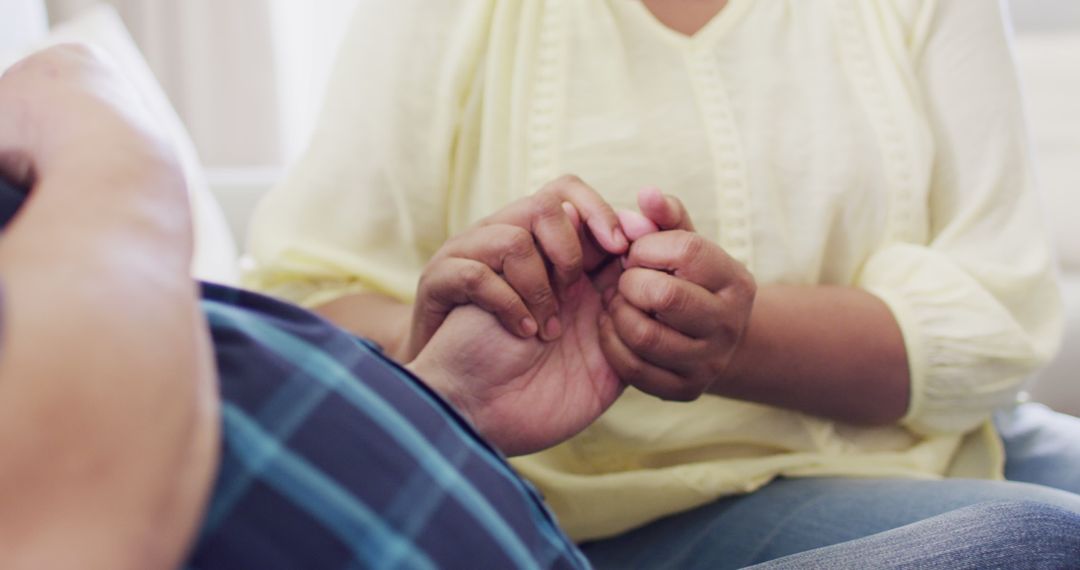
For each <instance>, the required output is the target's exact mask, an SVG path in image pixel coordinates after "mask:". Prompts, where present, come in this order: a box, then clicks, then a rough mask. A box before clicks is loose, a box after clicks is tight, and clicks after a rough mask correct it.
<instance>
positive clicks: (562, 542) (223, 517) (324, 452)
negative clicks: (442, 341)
mask: <svg viewBox="0 0 1080 570" xmlns="http://www.w3.org/2000/svg"><path fill="white" fill-rule="evenodd" d="M203 298H204V301H203V308H204V310H205V312H206V315H207V317H208V319H209V321H210V330H211V333H212V335H213V341H214V346H215V350H216V354H217V364H218V370H219V373H220V377H221V384H222V385H221V393H222V398H223V408H222V422H223V432H224V437H223V439H224V441H223V461H222V464H221V468H220V472H219V474H218V479H217V483H216V485H215V489H214V493H213V498H212V500H211V502H210V505H209V508H208V511H207V515H206V521H205V523H204V527H203V530H202V535H201V537H200V539H199V541H198V545H197V546H196V548H195V550H194V552H193V553H192V555H191V558H190V561H189V567H191V568H199V569H203V570H210V569H212V568H230V569H233V568H259V569H269V568H583V567H588V562H587V561H586V560H585V558H584V557H583V556H582V555H581V553H580V552H579V551H578V549H577V547H576V546H574V544H573V543H571V542H570V540H569V539H567V538H566V536H565V535H563V533H562V532H561V531H560V530H559V529H558V527H557V525H556V523H555V521H554V519H553V518H552V516H551V514H550V513H549V512H548V511H547V509H546V508H545V507H544V505H543V503H542V502H541V500H540V498H539V496H538V495H537V493H536V491H535V490H534V489H533V488H532V487H531V486H530V485H529V484H528V483H526V482H525V481H524V480H522V479H521V478H520V477H518V476H517V475H516V474H515V473H514V471H513V470H512V469H511V468H510V466H509V465H508V464H507V463H506V461H505V460H504V459H503V458H502V456H501V455H500V454H499V453H498V452H497V451H496V450H494V449H493V448H492V447H490V446H489V445H488V444H487V443H485V442H484V440H483V439H481V438H480V437H479V436H477V434H476V433H475V432H474V431H473V430H472V428H471V427H470V426H469V425H468V424H467V423H466V422H465V421H464V420H463V419H462V418H461V417H460V416H459V415H458V414H457V413H456V412H455V411H454V410H453V409H452V408H451V407H450V406H448V405H447V404H446V403H445V402H444V401H443V400H442V399H441V398H439V397H438V396H437V395H436V394H434V393H433V392H432V391H431V390H430V389H428V388H427V387H426V386H425V385H424V384H423V383H422V382H420V381H418V380H417V379H416V378H415V377H413V376H412V375H411V374H410V373H409V372H408V371H406V370H405V369H403V368H402V367H400V366H399V365H397V364H396V363H394V362H393V361H391V360H389V359H387V358H386V357H385V356H383V354H382V353H381V352H380V351H379V350H378V349H376V348H375V347H374V346H373V345H371V344H369V343H367V342H365V341H362V340H359V339H357V338H356V337H353V336H351V335H349V334H346V333H344V332H342V331H341V330H339V329H337V328H335V327H333V326H331V325H329V324H328V323H326V322H324V321H322V320H321V319H319V318H318V317H316V316H314V315H311V314H310V313H307V312H306V311H303V310H301V309H298V308H296V307H293V306H290V305H286V304H283V303H280V302H277V301H274V300H272V299H269V298H267V297H262V296H259V295H255V294H252V293H246V292H241V291H238V290H235V289H229V288H225V287H220V286H215V285H205V286H204V287H203Z"/></svg>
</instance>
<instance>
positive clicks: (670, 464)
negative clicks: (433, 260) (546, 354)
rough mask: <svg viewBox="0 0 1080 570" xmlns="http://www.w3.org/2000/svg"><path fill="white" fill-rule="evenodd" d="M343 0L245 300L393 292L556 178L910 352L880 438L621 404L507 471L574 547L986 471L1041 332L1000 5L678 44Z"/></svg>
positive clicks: (727, 25) (560, 2)
mask: <svg viewBox="0 0 1080 570" xmlns="http://www.w3.org/2000/svg"><path fill="white" fill-rule="evenodd" d="M359 4H360V7H359V9H358V10H359V11H358V15H357V17H356V20H355V23H354V25H353V28H352V31H351V32H350V34H349V35H348V38H347V40H346V43H345V45H344V47H343V49H342V52H341V56H340V60H339V62H338V64H337V72H336V74H335V78H334V79H333V82H332V85H331V88H330V96H329V99H328V101H327V104H326V108H325V111H324V114H323V117H322V120H321V124H320V126H319V128H318V130H317V132H316V134H315V137H314V140H313V142H312V144H311V147H310V150H309V152H308V153H307V155H306V156H305V157H304V158H303V159H302V160H301V161H300V162H299V164H297V165H296V167H295V168H294V169H293V170H292V172H291V174H290V175H289V176H288V178H287V180H286V181H285V182H284V184H282V185H281V186H280V187H279V188H277V189H276V190H275V191H273V192H272V193H271V194H270V195H268V197H267V198H266V199H265V200H264V202H263V203H262V204H261V206H260V207H259V209H258V212H257V214H256V217H255V219H254V222H253V229H252V233H251V241H250V253H251V256H250V258H251V261H252V265H251V270H250V272H249V274H248V278H249V283H250V284H251V285H253V286H255V287H257V288H259V289H262V290H265V291H268V292H271V293H273V294H277V295H280V296H284V297H286V298H289V299H292V300H294V301H297V302H300V303H302V304H305V305H316V304H320V303H324V302H327V301H329V300H331V299H333V298H335V297H338V296H341V295H344V294H348V293H353V292H358V291H364V290H371V291H378V292H382V293H386V294H389V295H392V296H394V297H397V298H400V299H404V300H409V299H411V298H412V296H413V294H414V289H415V286H416V283H417V279H418V276H419V274H420V271H421V269H422V267H423V265H424V263H425V261H426V260H427V259H428V258H429V257H430V256H431V255H432V254H433V253H434V252H435V251H436V250H437V249H438V248H439V246H440V245H441V244H442V243H443V242H444V240H446V239H447V237H448V236H450V235H452V234H454V233H456V232H459V231H461V230H463V229H465V228H466V227H468V226H469V225H470V224H472V223H473V222H475V221H476V220H477V219H479V218H481V217H483V216H485V215H488V214H490V213H492V212H494V211H495V210H497V209H498V208H500V207H501V206H503V205H504V204H507V203H508V202H510V201H512V200H514V199H516V198H518V197H520V196H523V195H526V194H529V193H531V192H533V191H535V190H536V189H538V188H539V187H540V186H541V185H542V184H543V183H544V182H546V181H548V180H550V179H553V178H555V177H556V176H558V175H560V174H563V173H574V174H578V175H579V176H581V177H582V178H583V179H585V180H586V181H587V182H589V183H590V184H592V185H593V186H594V187H595V188H597V190H598V191H600V192H601V193H602V194H603V195H604V196H605V197H606V198H607V199H609V200H610V201H611V202H612V203H613V204H615V205H617V206H622V207H633V206H634V196H635V193H636V191H637V190H638V189H640V188H641V187H643V186H645V185H656V186H659V187H660V188H663V189H665V190H666V191H668V192H671V193H674V194H676V195H678V196H680V197H681V198H682V199H683V200H684V202H685V203H686V205H687V207H688V208H689V211H690V212H691V213H692V215H693V218H694V222H695V224H696V225H697V227H698V228H699V230H700V231H701V232H702V233H703V234H705V235H707V236H709V237H711V238H713V239H715V240H716V241H717V242H718V243H719V244H720V245H722V246H723V247H724V248H725V249H726V250H727V251H728V252H730V253H731V254H732V255H733V256H734V257H735V258H737V259H739V260H741V261H742V262H743V263H745V264H746V265H747V266H748V267H749V268H750V270H751V271H752V272H753V273H754V275H755V277H756V279H757V281H758V283H759V284H769V283H788V284H840V285H851V286H856V287H861V288H864V289H866V290H868V291H870V292H872V293H874V294H876V295H878V296H879V297H880V298H881V299H883V300H884V301H885V302H886V303H887V304H888V306H889V307H890V308H891V309H892V311H893V313H894V315H895V316H896V319H897V321H898V322H899V324H900V327H901V329H902V331H903V334H904V339H905V342H906V345H907V350H908V355H909V359H910V369H911V382H912V388H911V390H912V392H911V393H912V395H913V397H912V401H911V406H910V410H909V411H908V414H907V416H906V417H905V418H904V419H903V421H902V423H901V424H900V425H897V426H894V427H886V428H879V429H867V428H860V427H855V426H851V425H845V424H840V423H836V422H831V421H826V420H823V419H820V418H815V417H810V416H807V415H804V414H800V413H796V412H791V411H786V410H781V409H775V408H770V407H766V406H761V405H756V404H749V403H744V402H738V401H733V400H728V399H724V398H719V397H714V396H706V397H704V398H702V399H700V400H699V401H697V402H694V403H690V404H682V403H665V402H661V401H659V400H657V399H655V398H652V397H649V396H646V395H644V394H642V393H640V392H636V391H634V390H630V391H628V392H627V393H626V394H625V395H624V396H623V397H622V398H621V399H620V400H619V401H618V402H617V403H616V404H615V406H614V407H613V408H612V409H611V410H610V411H609V412H608V413H606V414H605V415H604V416H603V417H602V418H601V419H600V420H599V421H597V422H596V423H595V424H594V425H593V426H592V427H590V428H589V429H587V430H586V431H585V432H584V433H582V434H581V435H580V436H578V437H576V438H574V439H573V440H571V441H569V442H567V443H565V444H563V445H560V446H558V447H556V448H554V449H551V450H548V451H546V452H543V453H540V454H537V455H535V456H530V457H526V458H520V459H517V460H515V465H516V466H517V467H518V469H520V470H521V472H522V473H524V474H525V475H526V476H528V477H529V478H530V479H531V480H532V481H533V482H534V483H536V484H537V485H538V486H539V488H540V489H541V491H542V492H543V493H544V494H545V495H546V497H547V499H548V501H549V502H550V504H551V506H552V507H553V508H554V510H555V511H556V513H557V514H558V515H559V517H560V519H561V521H562V523H563V525H564V526H565V528H566V529H567V531H568V532H569V533H570V534H571V536H573V537H574V538H576V539H591V538H598V537H605V536H610V535H613V534H615V533H619V532H622V531H625V530H627V529H630V528H633V527H636V526H639V525H641V524H644V523H646V522H648V521H650V520H653V519H656V518H658V517H661V516H663V515H666V514H670V513H672V512H676V511H680V510H684V509H688V508H691V507H694V506H698V505H701V504H704V503H706V502H709V501H713V500H715V499H716V498H717V497H720V496H723V495H727V494H731V493H741V492H748V491H752V490H754V489H755V488H757V487H759V486H761V485H764V484H765V483H767V482H768V481H769V480H771V479H772V478H774V477H777V476H780V475H783V476H810V475H839V476H899V477H940V476H943V475H965V476H975V477H1000V474H1001V466H1002V461H1003V458H1002V452H1001V449H1000V444H999V442H998V441H997V438H996V436H995V435H994V432H993V429H992V426H991V425H990V423H989V422H988V417H989V414H990V412H991V410H993V409H994V408H996V407H998V406H1001V405H1003V404H1006V403H1009V402H1010V401H1012V400H1013V399H1014V398H1015V395H1016V393H1017V391H1018V390H1019V388H1020V387H1021V385H1022V383H1023V382H1024V380H1025V378H1026V377H1027V376H1028V375H1029V374H1030V373H1031V371H1032V370H1033V369H1035V368H1036V367H1037V366H1039V365H1040V364H1041V363H1043V362H1044V361H1046V360H1047V359H1048V358H1049V357H1050V356H1051V355H1052V353H1053V352H1054V350H1055V348H1056V346H1057V343H1058V339H1059V336H1060V330H1061V326H1062V324H1061V310H1060V299H1059V292H1058V289H1057V285H1056V281H1055V274H1054V269H1053V264H1052V261H1051V259H1052V256H1051V252H1050V250H1049V246H1048V239H1047V237H1046V235H1045V231H1044V228H1043V225H1042V221H1041V218H1040V212H1039V204H1038V199H1037V196H1036V194H1035V192H1034V189H1033V187H1032V182H1031V180H1032V176H1031V167H1030V162H1029V157H1028V147H1027V142H1026V139H1025V130H1024V125H1023V121H1022V116H1021V112H1020V98H1019V93H1018V87H1017V81H1016V78H1015V74H1014V70H1013V68H1012V67H1011V59H1010V58H1011V54H1010V47H1009V39H1008V30H1007V25H1006V24H1005V22H1004V17H1003V14H1002V11H1001V8H1000V6H999V5H998V4H997V3H991V2H985V1H984V0H758V1H754V0H731V1H730V2H729V4H728V6H727V7H726V8H725V9H724V10H723V11H722V12H721V13H720V14H719V15H718V16H717V17H716V18H715V19H714V20H713V21H712V22H711V23H710V24H709V25H708V26H707V27H706V28H704V29H703V30H702V31H701V32H699V33H698V34H697V35H695V36H694V37H692V38H691V37H685V36H682V35H679V34H677V33H675V32H673V31H671V30H669V29H667V28H665V27H664V26H663V25H661V24H660V23H659V21H658V20H656V19H655V18H654V17H653V16H652V14H651V13H650V12H649V11H648V10H647V9H646V8H645V6H644V5H643V4H641V2H640V1H639V0H439V1H438V2H432V1H431V0H361V2H360V3H359ZM866 381H868V382H873V381H874V378H873V377H868V378H867V379H866Z"/></svg>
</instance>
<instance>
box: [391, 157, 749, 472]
mask: <svg viewBox="0 0 1080 570" xmlns="http://www.w3.org/2000/svg"><path fill="white" fill-rule="evenodd" d="M639 205H640V207H641V212H642V213H641V214H638V213H636V212H619V213H616V212H615V210H614V209H613V208H612V207H611V206H610V205H608V204H607V202H606V201H604V200H603V199H602V198H601V197H600V196H599V194H597V193H596V192H595V191H594V190H593V189H591V188H589V187H588V186H587V185H585V184H584V183H583V182H582V181H581V180H579V179H577V178H574V177H565V178H561V179H559V180H557V181H555V182H553V183H551V184H549V185H548V186H546V187H545V188H544V189H543V190H541V191H540V192H539V193H537V194H535V195H533V196H530V197H528V198H525V199H522V200H520V201H518V202H515V203H514V204H511V205H510V206H508V207H507V208H505V209H503V210H502V211H500V212H499V213H497V214H495V215H493V216H491V217H490V218H487V219H485V220H483V221H481V222H480V223H479V224H477V225H476V226H475V227H473V228H472V229H470V230H468V231H466V232H464V233H462V234H460V235H459V236H457V237H455V238H454V239H452V240H450V241H448V242H447V244H446V245H445V246H444V247H443V248H442V250H440V252H439V253H438V254H436V256H435V257H434V258H433V259H432V260H431V262H429V264H428V266H427V267H426V268H425V271H424V274H423V277H422V278H421V282H420V286H419V294H418V298H417V302H416V306H415V309H414V313H413V326H412V332H411V335H410V343H409V346H410V350H411V351H412V352H411V353H412V354H414V355H417V358H416V360H415V361H414V362H413V364H412V365H411V366H412V368H413V369H414V370H415V371H416V372H418V373H419V374H420V375H421V376H422V377H424V378H425V379H427V380H428V381H429V382H431V383H432V384H434V385H436V387H437V388H439V390H440V392H442V393H443V394H444V395H446V396H447V397H448V399H450V400H451V401H453V402H454V403H455V404H456V405H457V407H458V408H459V409H461V410H463V411H464V412H465V413H466V414H467V415H469V416H470V418H471V419H472V420H473V422H474V424H476V425H477V427H478V428H479V429H480V431H481V432H483V433H485V435H487V436H488V437H489V438H491V439H492V440H493V442H495V443H496V444H497V445H499V447H500V448H502V449H503V450H504V451H507V452H508V453H528V452H531V451H536V450H539V449H542V448H543V447H547V446H550V445H554V444H555V443H558V442H559V441H562V440H564V439H567V438H569V437H570V436H572V435H574V434H576V433H577V432H579V431H580V430H582V429H584V428H585V427H586V426H587V425H588V424H590V423H591V422H592V421H594V420H595V419H596V418H597V417H599V416H600V414H602V413H603V412H604V411H605V410H606V409H607V408H608V407H610V406H611V404H613V403H614V401H615V399H616V398H618V396H619V395H620V394H621V393H622V390H623V388H624V387H625V386H626V385H631V386H634V387H636V388H638V389H640V390H642V391H644V392H646V393H649V394H653V395H655V396H658V397H660V398H663V399H669V400H692V399H695V398H697V397H698V396H700V395H701V394H703V393H704V392H705V390H706V389H707V388H708V387H709V386H711V385H712V384H713V383H714V382H716V381H717V380H718V379H720V378H721V377H722V376H723V374H724V373H725V371H726V370H727V369H728V366H729V364H730V362H731V359H732V357H733V355H734V353H735V351H736V348H737V347H738V344H739V341H740V339H741V338H742V336H743V332H744V330H745V328H746V325H747V322H748V320H749V314H750V307H751V305H752V302H753V296H754V281H753V279H752V277H751V276H750V274H749V273H748V272H747V271H746V269H745V268H743V267H742V266H741V265H740V264H739V263H737V262H736V261H734V260H733V259H731V258H730V257H729V256H728V255H727V254H726V253H724V251H723V250H722V249H721V248H720V247H719V246H718V245H716V244H714V243H712V242H710V241H708V240H706V239H705V238H703V237H701V236H700V235H698V234H696V233H694V231H693V224H692V223H691V221H690V219H689V216H688V215H687V213H686V211H685V209H684V208H683V206H682V204H681V203H680V202H679V201H678V200H676V199H675V198H672V197H667V196H664V195H663V194H661V193H660V192H659V191H658V190H644V191H642V193H641V195H640V197H639ZM496 321H497V324H496ZM499 325H501V326H499Z"/></svg>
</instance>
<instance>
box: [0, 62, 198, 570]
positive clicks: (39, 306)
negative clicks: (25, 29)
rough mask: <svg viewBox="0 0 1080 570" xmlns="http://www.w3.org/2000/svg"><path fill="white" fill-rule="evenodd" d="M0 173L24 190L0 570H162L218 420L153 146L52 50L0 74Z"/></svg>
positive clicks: (166, 162)
mask: <svg viewBox="0 0 1080 570" xmlns="http://www.w3.org/2000/svg"><path fill="white" fill-rule="evenodd" d="M0 172H3V174H4V176H6V177H7V178H9V179H13V180H15V181H16V182H18V183H20V184H22V185H25V186H26V187H31V188H32V190H31V194H30V198H29V199H28V200H27V202H26V204H25V206H24V207H23V209H22V210H21V211H20V212H19V214H18V216H17V217H16V219H15V220H14V221H13V222H12V224H11V225H10V226H9V227H8V228H7V229H6V230H5V232H4V234H3V236H2V237H0V276H2V279H3V288H4V299H3V302H4V307H3V309H4V320H3V335H2V338H3V346H2V353H0V457H3V464H4V468H3V469H0V505H3V509H0V567H3V568H71V567H79V568H165V567H172V566H175V565H176V564H178V563H179V562H180V560H181V558H182V556H183V555H184V552H185V550H186V548H187V546H188V544H189V542H190V541H191V539H192V537H193V534H194V530H195V527H196V524H197V522H198V520H199V518H200V517H201V510H202V505H203V502H204V500H205V497H206V495H207V493H208V491H209V485H210V480H211V475H212V473H213V471H214V469H215V465H216V461H217V456H216V454H217V444H218V427H217V425H218V424H217V401H216V391H217V390H216V377H215V375H214V368H213V366H212V362H211V359H210V355H211V352H210V347H209V342H208V338H207V335H206V326H205V323H204V321H203V318H202V314H201V312H200V311H199V310H198V306H197V298H196V291H195V288H194V286H193V285H192V283H191V280H190V278H189V277H188V267H189V264H190V261H191V253H192V251H191V250H192V246H191V243H192V236H191V230H190V219H189V217H188V205H187V195H186V192H185V189H184V183H183V178H182V176H181V174H180V172H179V169H178V168H177V166H176V163H175V161H174V159H173V156H172V154H171V150H170V149H169V147H168V145H167V144H166V143H165V142H164V139H163V138H162V137H161V136H160V135H159V133H158V130H157V128H156V127H155V126H154V124H153V122H152V121H151V120H150V119H149V118H148V117H147V116H146V115H145V113H144V111H143V110H142V108H141V105H140V103H139V102H138V101H137V100H135V99H133V98H132V97H131V95H130V94H129V91H128V89H127V88H126V86H125V84H124V83H123V82H122V81H121V80H120V79H119V78H118V76H117V75H116V74H115V72H114V71H113V70H112V69H111V68H109V67H108V66H107V65H105V64H102V63H100V62H99V61H98V60H97V58H96V57H95V55H94V54H93V53H91V52H90V51H88V50H87V49H85V48H79V47H71V46H67V47H61V48H55V49H52V50H49V51H46V52H43V53H41V54H38V55H36V56H33V57H31V58H29V59H27V60H25V61H23V62H22V63H20V64H18V65H17V66H16V67H14V68H12V69H11V70H10V71H8V72H7V73H6V74H5V75H4V76H3V77H2V78H0ZM118 395H122V397H117V396H118Z"/></svg>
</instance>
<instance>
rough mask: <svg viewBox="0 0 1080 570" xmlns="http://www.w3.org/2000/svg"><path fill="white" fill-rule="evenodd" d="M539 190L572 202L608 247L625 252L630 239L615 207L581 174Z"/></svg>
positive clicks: (613, 252)
mask: <svg viewBox="0 0 1080 570" xmlns="http://www.w3.org/2000/svg"><path fill="white" fill-rule="evenodd" d="M540 192H547V193H551V194H554V195H555V196H557V197H558V198H559V199H560V200H562V201H564V202H569V203H570V205H571V206H573V207H574V209H575V210H577V213H578V215H579V216H581V220H582V222H584V223H585V225H586V226H587V227H588V228H589V231H590V232H592V235H593V237H594V238H596V242H597V243H598V244H600V247H602V248H604V250H605V251H607V252H608V253H610V254H614V255H621V254H623V253H626V250H627V248H628V247H629V246H630V241H629V240H628V239H626V234H625V233H623V230H622V227H620V225H619V217H618V216H617V215H616V214H615V208H612V207H611V204H608V203H607V200H604V198H603V197H602V196H600V194H599V193H598V192H597V191H596V190H593V189H592V188H591V187H590V186H589V185H588V184H585V182H583V181H582V180H581V179H580V178H578V177H577V176H573V175H567V176H563V177H561V178H559V179H557V180H555V181H553V182H550V183H549V184H548V185H547V186H544V188H543V189H541V190H540Z"/></svg>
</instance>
